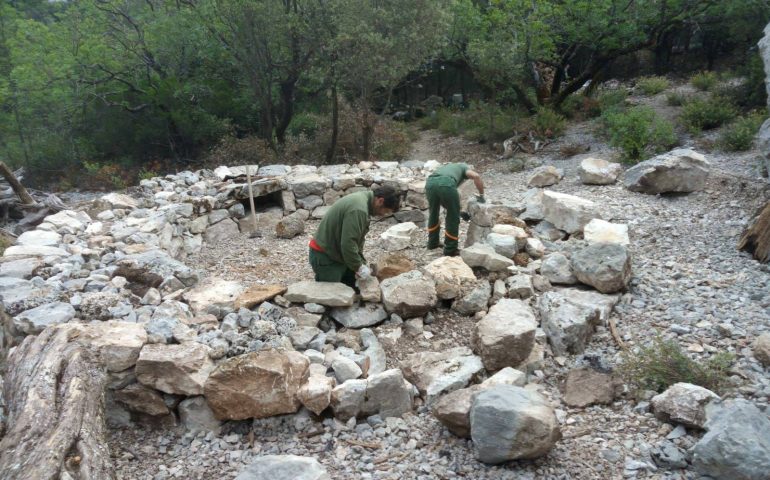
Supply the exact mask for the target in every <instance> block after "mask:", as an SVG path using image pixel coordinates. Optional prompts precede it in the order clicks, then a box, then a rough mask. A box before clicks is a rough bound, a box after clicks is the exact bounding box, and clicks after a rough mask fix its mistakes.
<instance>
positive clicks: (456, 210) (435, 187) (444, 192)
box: [425, 163, 484, 257]
mask: <svg viewBox="0 0 770 480" xmlns="http://www.w3.org/2000/svg"><path fill="white" fill-rule="evenodd" d="M468 178H470V179H471V180H473V183H474V184H475V185H476V190H478V192H479V194H478V195H477V196H476V198H477V200H478V201H479V203H484V182H482V181H481V175H479V174H478V173H476V172H474V171H473V170H471V168H470V167H469V166H468V165H467V164H465V163H449V164H447V165H444V166H442V167H439V168H438V169H436V171H435V172H433V174H432V175H431V176H430V177H428V180H427V181H426V182H425V195H426V196H427V197H428V249H429V250H432V249H434V248H439V247H440V246H441V243H439V233H440V230H441V224H440V223H439V212H440V210H441V207H444V208H445V209H446V231H445V232H444V236H445V237H446V238H445V240H444V255H446V256H450V257H454V256H455V255H457V254H458V253H459V247H458V238H459V235H460V192H458V191H457V188H458V187H459V186H460V184H461V183H463V182H464V181H465V180H466V179H468Z"/></svg>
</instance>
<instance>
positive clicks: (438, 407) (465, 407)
mask: <svg viewBox="0 0 770 480" xmlns="http://www.w3.org/2000/svg"><path fill="white" fill-rule="evenodd" d="M526 382H527V374H526V373H524V372H520V371H518V370H515V369H513V368H510V367H506V368H504V369H502V370H500V371H499V372H497V373H496V374H494V375H492V376H491V377H489V378H488V379H486V380H484V381H483V382H481V383H480V384H478V385H471V386H470V387H468V388H461V389H460V390H455V391H454V392H450V393H448V394H446V395H444V396H443V397H441V399H439V400H438V401H437V402H436V403H435V404H434V405H433V409H432V413H433V416H434V417H436V419H437V420H438V421H439V422H441V423H442V424H443V425H444V426H445V427H447V429H448V430H449V431H450V432H452V433H454V434H455V435H457V436H458V437H461V438H471V419H470V413H471V406H472V405H473V400H474V398H475V397H476V394H477V393H478V392H480V391H482V390H484V389H486V388H490V387H493V386H495V385H516V386H519V387H523V386H524V385H525V384H526Z"/></svg>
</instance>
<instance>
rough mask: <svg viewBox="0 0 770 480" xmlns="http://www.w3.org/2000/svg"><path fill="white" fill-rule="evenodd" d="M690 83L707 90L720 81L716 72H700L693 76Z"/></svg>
mask: <svg viewBox="0 0 770 480" xmlns="http://www.w3.org/2000/svg"><path fill="white" fill-rule="evenodd" d="M690 83H692V86H693V87H695V88H697V89H698V90H702V91H704V92H707V91H709V90H711V89H712V88H714V87H715V86H716V84H717V83H719V77H718V76H717V74H716V73H714V72H698V73H696V74H695V75H693V76H692V78H691V79H690Z"/></svg>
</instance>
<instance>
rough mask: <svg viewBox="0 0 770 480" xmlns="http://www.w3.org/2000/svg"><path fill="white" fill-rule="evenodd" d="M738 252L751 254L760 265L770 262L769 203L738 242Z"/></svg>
mask: <svg viewBox="0 0 770 480" xmlns="http://www.w3.org/2000/svg"><path fill="white" fill-rule="evenodd" d="M738 250H745V251H747V252H749V253H751V254H752V255H753V256H754V258H756V259H757V260H759V261H760V262H762V263H766V262H767V261H768V260H770V202H767V203H766V204H765V206H764V207H762V209H761V210H760V212H759V214H758V215H757V216H756V218H755V219H754V221H753V222H752V224H751V226H749V228H747V229H746V230H745V231H744V232H743V235H741V239H740V240H739V241H738Z"/></svg>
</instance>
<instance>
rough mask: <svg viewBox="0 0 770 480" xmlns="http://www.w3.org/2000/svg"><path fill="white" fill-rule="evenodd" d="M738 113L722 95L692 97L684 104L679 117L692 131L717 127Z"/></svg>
mask: <svg viewBox="0 0 770 480" xmlns="http://www.w3.org/2000/svg"><path fill="white" fill-rule="evenodd" d="M737 114H738V112H737V111H736V109H735V107H734V106H733V105H732V104H731V103H730V102H729V101H728V100H727V99H725V98H724V97H709V98H707V99H702V98H697V99H693V100H691V101H689V102H687V104H686V105H685V106H684V108H683V109H682V115H681V116H680V119H681V121H682V123H683V124H684V125H685V126H686V127H687V128H688V129H689V130H690V131H691V132H694V133H697V132H700V131H701V130H709V129H712V128H717V127H719V126H721V125H723V124H725V123H727V122H729V121H730V120H732V119H733V118H735V116H736V115H737Z"/></svg>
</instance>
